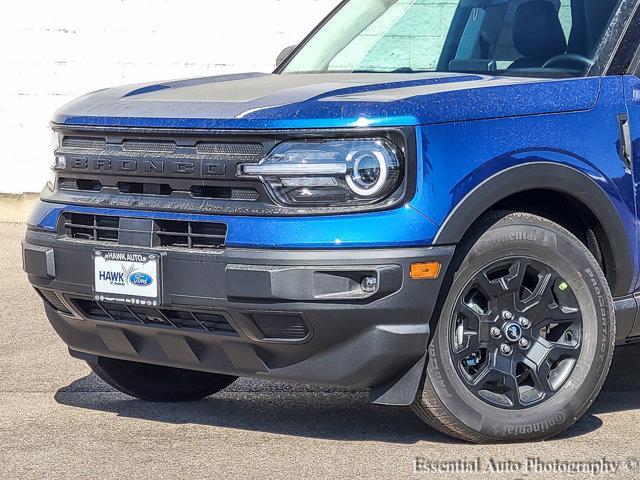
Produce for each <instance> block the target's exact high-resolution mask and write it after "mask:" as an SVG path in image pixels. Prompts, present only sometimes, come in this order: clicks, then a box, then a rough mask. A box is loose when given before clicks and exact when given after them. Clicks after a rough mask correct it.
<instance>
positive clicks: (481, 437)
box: [413, 213, 615, 443]
mask: <svg viewBox="0 0 640 480" xmlns="http://www.w3.org/2000/svg"><path fill="white" fill-rule="evenodd" d="M494 222H495V223H494V224H493V225H492V226H491V227H490V228H488V229H486V226H485V228H484V229H481V230H480V231H479V232H478V234H476V235H475V241H474V242H473V245H472V246H471V247H470V248H469V249H468V252H466V256H465V257H464V259H463V260H462V262H461V264H460V267H459V268H458V270H457V272H456V273H455V275H454V277H453V281H452V286H451V289H450V291H449V293H448V296H447V298H446V300H445V302H444V305H443V308H442V313H441V316H440V320H439V323H438V325H437V327H436V329H435V332H434V337H433V339H432V341H431V344H430V346H429V350H428V356H429V361H428V364H427V368H426V372H425V381H424V388H423V391H422V392H421V394H419V395H418V397H417V399H416V401H415V402H414V404H413V410H414V412H415V413H416V414H417V415H418V416H419V417H420V418H422V419H423V420H424V421H425V422H426V423H428V424H429V425H431V426H432V427H434V428H436V429H438V430H440V431H442V432H444V433H446V434H449V435H451V436H454V437H457V438H459V439H463V440H466V441H471V442H483V443H484V442H503V441H530V440H540V439H545V438H549V437H553V436H555V435H557V434H559V433H561V432H563V431H564V430H566V429H567V428H569V427H570V426H571V425H572V424H573V423H574V422H575V421H576V420H577V419H578V418H580V417H581V416H582V415H583V414H584V413H585V412H586V410H587V409H588V408H589V406H590V405H591V404H592V402H593V401H594V400H595V398H596V396H597V395H598V393H599V392H600V389H601V387H602V384H603V383H604V380H605V378H606V375H607V373H608V371H609V367H610V365H611V358H612V356H613V350H614V342H615V318H614V309H613V300H612V297H611V293H610V291H609V288H608V286H607V282H606V279H605V277H604V274H603V272H602V270H601V268H600V267H599V265H598V263H597V262H596V260H595V258H594V257H593V255H592V254H591V253H590V252H589V250H588V249H587V248H586V247H585V246H584V245H583V244H582V243H581V242H580V241H579V240H578V239H577V238H576V237H574V236H573V235H572V234H571V233H569V232H568V231H567V230H565V229H563V228H562V227H560V226H559V225H557V224H555V223H553V222H550V221H548V220H546V219H543V218H540V217H537V216H534V215H529V214H518V213H514V214H508V215H505V216H503V217H502V218H497V219H494ZM492 223H493V222H492ZM481 232H484V233H481Z"/></svg>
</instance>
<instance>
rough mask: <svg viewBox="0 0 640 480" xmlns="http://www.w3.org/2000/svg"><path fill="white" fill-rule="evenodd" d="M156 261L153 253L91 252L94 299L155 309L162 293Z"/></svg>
mask: <svg viewBox="0 0 640 480" xmlns="http://www.w3.org/2000/svg"><path fill="white" fill-rule="evenodd" d="M160 261H161V255H159V254H157V253H147V252H135V251H106V250H96V251H94V252H93V265H94V295H95V298H96V300H98V301H101V302H117V303H126V304H130V305H146V306H153V307H157V306H158V305H160V302H161V298H160V294H161V292H162V289H161V288H160V287H161V285H160V284H161V276H160V271H161V270H160Z"/></svg>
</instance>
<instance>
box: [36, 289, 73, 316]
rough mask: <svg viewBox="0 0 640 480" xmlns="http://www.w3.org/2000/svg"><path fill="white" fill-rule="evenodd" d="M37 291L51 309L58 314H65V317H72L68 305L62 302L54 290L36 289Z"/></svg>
mask: <svg viewBox="0 0 640 480" xmlns="http://www.w3.org/2000/svg"><path fill="white" fill-rule="evenodd" d="M36 291H37V292H38V293H39V294H40V295H41V296H42V298H43V299H44V301H45V302H47V303H48V304H49V306H50V307H51V308H53V309H54V310H56V311H57V312H60V313H64V314H65V315H72V313H71V312H70V311H69V309H68V308H67V307H66V305H65V304H64V303H63V302H62V300H60V297H59V296H58V294H57V293H56V292H54V291H53V290H46V289H44V288H42V289H36Z"/></svg>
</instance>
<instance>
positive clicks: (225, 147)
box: [196, 142, 263, 161]
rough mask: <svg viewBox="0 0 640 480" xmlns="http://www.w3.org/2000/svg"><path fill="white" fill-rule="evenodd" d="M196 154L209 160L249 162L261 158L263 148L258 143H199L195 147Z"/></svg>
mask: <svg viewBox="0 0 640 480" xmlns="http://www.w3.org/2000/svg"><path fill="white" fill-rule="evenodd" d="M196 153H198V154H201V155H207V156H208V157H211V158H219V159H226V158H230V157H232V158H233V159H236V160H242V161H251V160H258V159H260V158H261V157H262V154H263V147H262V145H261V144H259V143H209V142H200V143H198V145H197V146H196Z"/></svg>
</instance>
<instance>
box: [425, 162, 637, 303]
mask: <svg viewBox="0 0 640 480" xmlns="http://www.w3.org/2000/svg"><path fill="white" fill-rule="evenodd" d="M606 186H607V187H609V188H610V189H611V192H612V195H613V194H614V193H616V190H615V187H613V186H612V185H610V184H608V183H607V184H606ZM529 191H550V192H554V193H558V194H562V195H565V196H567V198H569V199H571V200H572V201H574V202H577V203H578V204H579V205H581V206H582V207H584V209H586V212H587V213H588V214H590V215H592V218H593V219H595V221H596V222H597V223H598V224H599V226H600V227H601V228H600V229H599V230H600V232H599V234H600V235H599V240H600V241H601V242H602V243H604V245H603V247H604V249H605V250H606V251H605V252H604V253H605V256H609V257H610V258H608V259H607V260H608V263H609V264H608V265H607V270H608V272H607V277H608V278H607V279H608V281H609V283H610V287H611V290H612V292H613V294H614V296H623V295H627V294H628V293H629V292H630V291H631V290H632V287H633V282H634V269H633V261H632V249H631V242H632V238H634V236H632V238H631V239H630V238H629V232H628V230H627V228H625V224H624V222H623V220H622V218H621V216H620V214H619V213H618V210H617V209H616V207H615V205H614V202H613V201H612V195H610V194H608V193H607V192H606V191H605V190H604V189H603V188H602V187H601V186H600V185H599V184H598V183H596V181H595V180H593V179H592V178H591V177H590V176H589V175H588V174H586V173H584V172H582V171H580V170H577V169H576V168H572V167H569V166H566V165H563V164H558V163H551V162H539V163H529V164H522V165H516V166H514V167H511V168H508V169H505V170H502V171H500V172H498V173H496V174H494V175H492V176H491V177H489V178H487V179H485V180H484V181H483V182H481V183H479V184H478V185H477V186H476V187H475V188H474V189H472V190H471V191H470V192H469V193H468V194H467V195H466V196H465V197H464V198H463V200H462V201H460V202H459V203H458V204H457V205H456V206H455V207H454V208H453V210H452V211H451V213H450V214H449V216H448V217H447V218H446V220H445V221H444V223H443V224H442V226H441V227H440V230H439V231H438V234H437V235H436V238H435V240H434V244H440V245H450V244H458V243H460V242H461V241H462V239H463V238H464V236H465V235H466V234H467V232H468V231H469V229H470V228H471V227H472V225H473V224H474V222H476V221H477V220H478V219H479V218H480V217H482V216H483V215H484V214H485V213H486V212H488V211H490V210H493V209H496V208H503V209H504V208H509V205H508V202H505V200H507V199H509V198H510V197H513V196H514V195H517V194H522V193H524V192H529ZM505 203H506V204H505ZM562 208H564V206H563V205H558V209H562Z"/></svg>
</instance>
